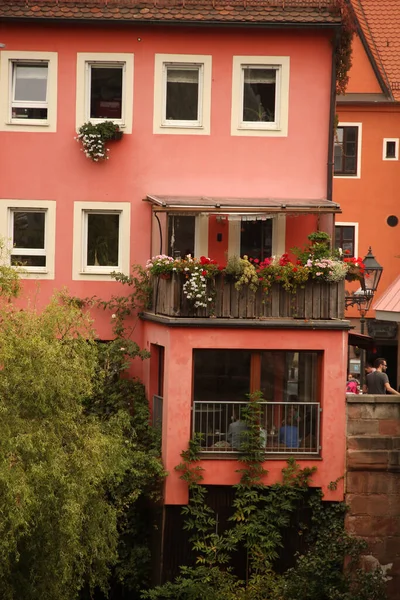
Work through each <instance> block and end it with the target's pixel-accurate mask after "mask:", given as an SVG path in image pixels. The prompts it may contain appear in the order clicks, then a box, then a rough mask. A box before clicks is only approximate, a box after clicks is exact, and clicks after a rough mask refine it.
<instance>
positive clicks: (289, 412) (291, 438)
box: [279, 395, 299, 448]
mask: <svg viewBox="0 0 400 600" xmlns="http://www.w3.org/2000/svg"><path fill="white" fill-rule="evenodd" d="M289 398H290V401H291V402H293V401H294V400H297V396H295V395H291V396H290V397H289ZM279 442H280V443H281V444H283V445H284V446H287V447H288V448H298V447H299V412H298V407H297V406H296V405H295V404H290V405H289V406H288V407H287V408H285V417H284V419H283V420H282V426H281V428H280V429H279Z"/></svg>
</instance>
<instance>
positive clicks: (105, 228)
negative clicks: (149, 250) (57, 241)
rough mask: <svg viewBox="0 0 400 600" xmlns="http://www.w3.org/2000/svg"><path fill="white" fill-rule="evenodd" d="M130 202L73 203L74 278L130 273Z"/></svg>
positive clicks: (103, 277)
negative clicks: (115, 272)
mask: <svg viewBox="0 0 400 600" xmlns="http://www.w3.org/2000/svg"><path fill="white" fill-rule="evenodd" d="M129 257H130V203H129V202H75V205H74V250H73V275H72V278H73V279H86V280H91V279H95V280H96V279H98V280H103V279H112V278H111V273H112V272H113V271H118V272H123V273H125V274H128V273H129Z"/></svg>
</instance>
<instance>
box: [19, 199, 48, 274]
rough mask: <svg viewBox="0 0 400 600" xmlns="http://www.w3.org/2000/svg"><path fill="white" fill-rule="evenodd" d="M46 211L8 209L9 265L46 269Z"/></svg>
mask: <svg viewBox="0 0 400 600" xmlns="http://www.w3.org/2000/svg"><path fill="white" fill-rule="evenodd" d="M46 212H47V211H46V209H41V210H35V209H32V210H26V209H19V208H12V209H10V230H11V231H10V234H11V235H10V239H11V241H12V250H11V264H12V265H22V266H23V268H24V269H27V270H29V269H31V268H34V269H35V271H36V270H38V269H46Z"/></svg>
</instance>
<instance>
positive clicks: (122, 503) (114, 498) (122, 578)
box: [85, 321, 165, 593]
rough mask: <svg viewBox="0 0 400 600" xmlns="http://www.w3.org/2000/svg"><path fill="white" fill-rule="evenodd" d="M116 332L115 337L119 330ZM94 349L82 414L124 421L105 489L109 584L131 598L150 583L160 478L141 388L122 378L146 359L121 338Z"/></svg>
mask: <svg viewBox="0 0 400 600" xmlns="http://www.w3.org/2000/svg"><path fill="white" fill-rule="evenodd" d="M122 322H123V321H122ZM118 331H119V332H120V333H121V330H120V328H119V325H118ZM98 346H99V348H98V357H99V360H98V366H97V368H96V373H97V374H96V381H97V382H98V384H97V385H96V387H95V388H94V391H93V393H92V394H91V395H90V396H89V397H87V398H86V399H85V407H86V411H87V413H89V414H92V415H95V416H96V417H97V418H99V419H100V420H101V421H102V422H110V421H112V420H113V419H114V418H115V415H118V414H120V413H122V414H124V415H125V426H124V438H125V443H126V444H127V452H128V459H129V465H128V467H127V468H126V469H125V472H124V474H123V477H121V478H120V479H119V480H118V481H117V482H112V485H110V486H109V487H108V488H107V494H108V497H109V498H110V501H111V505H112V506H113V507H114V509H115V511H116V515H117V529H118V534H119V535H118V544H117V549H116V552H117V556H116V563H115V566H114V568H113V571H112V577H111V580H110V583H111V587H112V588H114V587H119V588H120V589H123V590H124V592H126V593H133V592H135V593H136V592H138V591H139V590H140V589H142V588H143V587H144V586H145V585H148V582H149V578H150V567H151V554H150V545H151V535H152V531H153V529H154V526H155V523H154V503H155V502H156V501H158V500H159V498H160V494H161V483H162V480H163V478H164V476H165V472H164V469H163V467H162V463H161V459H160V438H159V431H158V430H156V429H153V428H152V427H151V426H150V410H149V405H148V402H147V398H146V394H145V390H144V386H143V385H142V384H141V383H140V382H139V381H138V380H136V379H133V378H132V377H128V375H127V371H128V370H129V368H130V366H131V363H132V361H133V360H135V359H136V358H140V359H144V358H146V357H147V356H148V353H147V352H145V351H143V350H140V349H139V347H138V346H137V345H136V344H135V343H133V342H132V341H130V340H129V339H126V338H123V337H119V338H116V339H115V340H113V341H111V342H108V343H105V344H99V345H98Z"/></svg>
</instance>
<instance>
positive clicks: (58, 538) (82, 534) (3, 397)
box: [0, 298, 131, 600]
mask: <svg viewBox="0 0 400 600" xmlns="http://www.w3.org/2000/svg"><path fill="white" fill-rule="evenodd" d="M0 322H1V328H0V357H1V359H0V411H1V416H2V418H1V420H0V510H1V514H2V519H1V522H0V589H1V592H2V598H3V599H4V600H42V599H43V598H46V600H61V599H62V600H69V599H70V600H72V599H75V598H76V597H77V594H78V591H79V589H81V588H82V586H84V585H87V586H88V588H90V589H94V588H95V587H96V586H97V587H99V588H100V589H103V590H104V591H105V590H106V589H107V586H108V576H109V567H110V564H112V563H113V562H114V561H115V560H116V557H117V541H118V536H117V516H118V515H117V508H116V507H115V506H113V505H112V504H111V503H110V502H109V501H108V500H107V498H106V490H107V489H109V488H110V487H112V486H117V485H118V484H119V482H120V481H122V478H123V476H124V473H125V471H126V470H127V468H128V466H129V456H130V445H131V443H130V440H126V439H125V435H124V430H125V427H126V415H124V414H123V413H121V412H120V413H116V414H115V415H113V416H112V418H110V419H109V420H108V421H107V422H103V423H102V422H100V421H99V420H98V419H96V418H95V417H93V416H91V415H88V414H85V412H84V410H83V406H82V401H83V399H84V398H85V397H87V396H88V395H90V394H91V393H92V390H93V381H94V376H95V373H96V365H97V348H96V345H95V343H94V338H93V332H92V326H91V323H90V321H89V320H88V319H87V317H86V316H85V315H84V314H82V312H81V311H80V310H79V309H77V308H75V307H73V306H67V305H65V304H60V302H59V301H58V299H57V298H56V299H54V300H53V301H52V302H51V303H50V304H49V306H48V307H46V308H45V309H44V310H43V311H42V312H41V313H40V314H39V313H36V312H35V311H32V310H24V311H21V310H19V309H17V308H16V307H14V306H13V305H12V304H7V305H5V306H4V307H2V308H1V310H0Z"/></svg>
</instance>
